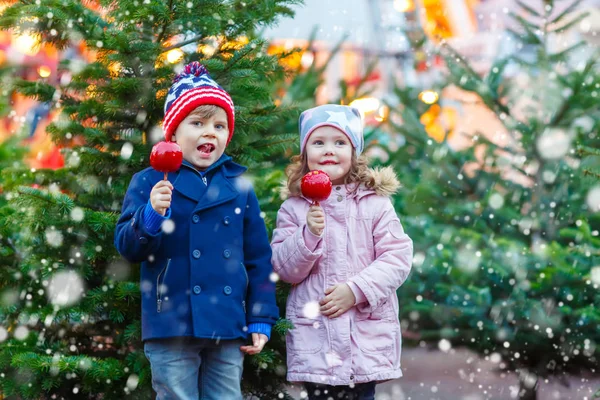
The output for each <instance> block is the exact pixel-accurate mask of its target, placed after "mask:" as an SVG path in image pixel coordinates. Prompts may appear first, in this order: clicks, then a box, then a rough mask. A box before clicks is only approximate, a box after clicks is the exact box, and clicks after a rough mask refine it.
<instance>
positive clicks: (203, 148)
mask: <svg viewBox="0 0 600 400" xmlns="http://www.w3.org/2000/svg"><path fill="white" fill-rule="evenodd" d="M198 151H199V152H200V154H201V155H203V156H209V155H210V153H212V152H213V151H215V145H214V144H212V143H204V144H201V145H200V146H198Z"/></svg>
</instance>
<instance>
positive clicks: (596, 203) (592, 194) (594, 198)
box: [585, 186, 600, 212]
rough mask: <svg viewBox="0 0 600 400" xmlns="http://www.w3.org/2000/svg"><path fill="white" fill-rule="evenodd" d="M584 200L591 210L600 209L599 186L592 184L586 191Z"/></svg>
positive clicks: (596, 210)
mask: <svg viewBox="0 0 600 400" xmlns="http://www.w3.org/2000/svg"><path fill="white" fill-rule="evenodd" d="M585 200H586V203H587V205H588V207H589V208H590V210H591V211H592V212H598V211H600V186H594V187H593V188H592V189H591V190H590V191H589V192H588V194H587V196H586V199H585Z"/></svg>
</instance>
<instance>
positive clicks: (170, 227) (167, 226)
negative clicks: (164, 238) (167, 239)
mask: <svg viewBox="0 0 600 400" xmlns="http://www.w3.org/2000/svg"><path fill="white" fill-rule="evenodd" d="M160 227H161V229H162V231H163V232H164V233H166V234H167V235H169V234H171V233H173V232H175V222H174V221H173V220H172V219H167V220H165V221H164V222H163V223H162V224H161V226H160Z"/></svg>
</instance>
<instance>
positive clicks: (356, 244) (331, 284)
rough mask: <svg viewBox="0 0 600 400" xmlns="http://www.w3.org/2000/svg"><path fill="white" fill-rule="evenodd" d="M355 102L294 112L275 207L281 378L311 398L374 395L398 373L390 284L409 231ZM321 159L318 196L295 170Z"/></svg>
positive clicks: (407, 251)
mask: <svg viewBox="0 0 600 400" xmlns="http://www.w3.org/2000/svg"><path fill="white" fill-rule="evenodd" d="M363 147H364V139H363V131H362V121H361V118H360V114H359V113H358V111H357V110H356V109H354V108H352V107H348V106H340V105H333V104H328V105H323V106H319V107H316V108H312V109H309V110H307V111H305V112H303V113H302V115H301V116H300V151H301V155H300V156H295V157H294V158H293V159H292V161H293V163H292V164H291V165H290V166H288V168H287V170H286V173H287V176H288V184H287V189H288V191H289V194H288V196H289V198H288V199H287V200H286V201H285V202H284V203H283V204H282V206H281V208H280V210H279V212H278V215H277V227H276V229H275V231H274V233H273V241H272V243H271V245H272V247H273V267H274V270H275V271H276V272H277V273H278V274H279V276H280V277H281V279H283V280H284V281H286V282H289V283H292V284H293V286H292V289H291V292H290V295H289V298H288V299H287V310H286V316H287V318H288V319H289V320H291V321H292V323H293V324H294V329H291V330H290V331H289V333H288V336H287V355H288V359H287V364H288V375H287V378H288V380H289V381H292V382H303V383H304V385H305V387H306V389H307V392H308V396H309V399H310V400H314V399H328V398H333V399H340V398H343V399H356V400H359V399H360V400H368V399H371V400H372V399H374V398H375V384H376V383H377V382H381V381H384V380H388V379H394V378H398V377H400V376H402V372H401V370H400V348H401V342H402V340H401V336H400V324H399V321H398V298H397V297H396V290H397V289H398V287H399V286H400V285H402V283H403V282H404V281H405V280H406V277H407V276H408V273H409V272H410V268H411V261H412V241H411V239H410V238H409V237H408V236H407V235H406V234H405V233H404V230H403V228H402V225H401V224H400V220H399V219H398V217H397V216H396V213H395V211H394V208H393V206H392V202H391V201H390V198H389V196H391V195H392V194H393V193H394V192H395V191H396V190H397V189H398V187H399V183H398V180H397V178H396V176H395V174H394V172H393V170H392V169H391V168H383V169H380V170H372V169H369V168H368V167H367V161H366V159H365V158H364V156H360V154H361V152H362V150H363ZM315 169H319V170H322V171H324V172H326V173H327V174H328V175H329V177H330V178H331V181H332V183H333V188H334V190H332V193H331V195H330V196H329V198H328V199H327V200H325V201H323V202H321V204H320V205H311V202H310V201H309V200H307V199H306V198H304V197H302V194H301V192H300V180H301V178H302V177H303V176H304V174H306V173H307V172H309V171H311V170H315Z"/></svg>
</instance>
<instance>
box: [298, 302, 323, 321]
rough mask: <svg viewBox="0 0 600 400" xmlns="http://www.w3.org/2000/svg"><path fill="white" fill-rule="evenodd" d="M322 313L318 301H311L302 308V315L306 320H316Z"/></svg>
mask: <svg viewBox="0 0 600 400" xmlns="http://www.w3.org/2000/svg"><path fill="white" fill-rule="evenodd" d="M320 314H321V312H320V311H319V303H318V302H316V301H310V302H308V303H306V304H305V305H304V307H303V308H302V315H303V316H304V318H308V319H315V318H317V317H318V316H319V315H320Z"/></svg>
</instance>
